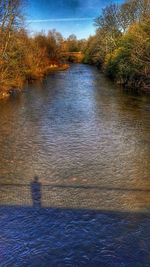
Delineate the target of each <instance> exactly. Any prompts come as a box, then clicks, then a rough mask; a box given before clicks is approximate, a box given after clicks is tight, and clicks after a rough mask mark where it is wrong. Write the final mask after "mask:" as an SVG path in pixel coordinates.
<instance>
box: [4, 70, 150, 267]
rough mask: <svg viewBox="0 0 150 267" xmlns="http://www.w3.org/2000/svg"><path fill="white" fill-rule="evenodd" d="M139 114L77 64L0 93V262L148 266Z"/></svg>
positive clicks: (149, 154)
mask: <svg viewBox="0 0 150 267" xmlns="http://www.w3.org/2000/svg"><path fill="white" fill-rule="evenodd" d="M149 115H150V105H149V99H148V97H145V96H143V97H142V96H137V95H132V94H129V93H127V92H126V93H125V92H123V91H121V90H120V89H117V88H115V87H114V85H113V84H112V83H111V82H110V81H108V80H107V79H105V78H104V77H103V76H102V75H100V74H99V71H98V70H97V69H95V68H93V67H90V66H86V65H73V66H72V67H71V69H69V70H68V71H66V72H60V73H54V74H51V75H49V76H48V77H47V78H46V79H45V81H44V82H42V83H39V82H37V83H34V84H32V85H30V86H28V87H27V88H26V89H25V90H24V92H23V93H22V94H21V95H19V96H16V97H13V98H11V99H9V100H8V101H6V102H0V122H1V125H0V149H1V151H0V152H1V153H0V205H1V206H0V211H1V221H0V235H1V238H0V253H1V255H2V256H1V257H2V266H4V267H5V266H11V267H12V266H25V267H26V266H27V267H28V266H33V267H35V266H39V267H47V266H94V267H97V266H98V267H101V266H102V267H104V266H105V267H110V266H111V267H133V266H134V267H141V266H142V267H149V262H150V254H149V251H150V240H149V237H148V234H147V233H148V232H149V226H150V217H149V212H150V176H149V173H150V164H149V163H150V162H149V159H150V149H149V148H150V146H149V132H150V131H149V130H150V121H149ZM37 176H38V177H39V178H38V177H37ZM34 177H35V178H34ZM58 208H59V209H58ZM91 259H92V262H91ZM92 264H94V265H92Z"/></svg>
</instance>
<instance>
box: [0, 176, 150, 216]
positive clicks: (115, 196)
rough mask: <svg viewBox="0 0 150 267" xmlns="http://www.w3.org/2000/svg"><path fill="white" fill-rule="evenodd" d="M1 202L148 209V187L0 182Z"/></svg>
mask: <svg viewBox="0 0 150 267" xmlns="http://www.w3.org/2000/svg"><path fill="white" fill-rule="evenodd" d="M0 204H4V205H27V206H34V207H36V208H40V207H41V206H43V207H46V206H47V207H64V208H65V207H66V208H90V209H102V208H104V209H106V210H108V209H110V210H113V209H114V210H116V209H117V210H122V209H123V210H124V211H125V210H133V211H136V210H137V211H139V210H140V211H142V209H143V211H144V212H145V211H146V210H147V211H148V212H149V206H150V189H145V188H127V187H126V188H125V187H110V186H97V185H89V184H86V185H83V184H42V183H41V182H40V181H39V178H38V177H37V176H36V177H34V180H33V181H31V183H30V184H19V183H16V184H9V183H1V184H0Z"/></svg>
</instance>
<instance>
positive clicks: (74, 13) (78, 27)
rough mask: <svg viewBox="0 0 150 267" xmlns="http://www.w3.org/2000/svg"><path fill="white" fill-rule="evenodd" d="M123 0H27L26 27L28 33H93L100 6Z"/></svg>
mask: <svg viewBox="0 0 150 267" xmlns="http://www.w3.org/2000/svg"><path fill="white" fill-rule="evenodd" d="M122 2H123V0H28V4H27V5H26V11H25V14H26V18H27V23H26V24H27V29H28V30H29V32H30V34H32V35H33V34H35V33H37V32H39V31H44V32H45V33H47V31H48V30H52V29H56V30H57V31H59V32H61V34H62V35H63V36H64V37H65V38H67V37H68V36H69V35H71V34H75V35H76V36H77V38H78V39H83V38H87V37H88V36H90V35H93V34H94V32H95V27H94V25H93V20H94V18H95V17H97V16H98V15H99V14H100V13H101V11H102V8H104V7H105V6H106V5H108V4H110V3H122Z"/></svg>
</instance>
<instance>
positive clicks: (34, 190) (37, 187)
mask: <svg viewBox="0 0 150 267" xmlns="http://www.w3.org/2000/svg"><path fill="white" fill-rule="evenodd" d="M31 194H32V202H33V207H36V208H40V207H41V183H40V182H39V178H38V177H37V176H35V177H34V181H33V182H31Z"/></svg>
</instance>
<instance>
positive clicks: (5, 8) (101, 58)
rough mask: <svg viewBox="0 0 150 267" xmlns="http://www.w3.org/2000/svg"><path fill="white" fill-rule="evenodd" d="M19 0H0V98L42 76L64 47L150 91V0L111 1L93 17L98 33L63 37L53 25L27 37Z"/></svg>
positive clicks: (126, 82)
mask: <svg viewBox="0 0 150 267" xmlns="http://www.w3.org/2000/svg"><path fill="white" fill-rule="evenodd" d="M23 10H24V7H23V0H0V98H1V97H5V96H7V95H8V94H9V92H10V91H12V90H13V89H14V88H22V86H23V84H24V82H25V81H26V80H32V79H37V78H42V77H43V76H44V75H45V74H46V73H48V72H49V71H50V70H53V68H54V69H57V68H58V69H59V68H61V67H62V63H63V62H65V58H64V54H65V52H79V51H81V52H83V54H84V63H88V64H95V65H97V66H98V67H100V68H101V70H103V71H104V72H105V73H106V74H107V75H108V76H110V77H111V78H112V79H114V80H116V81H117V82H118V83H120V84H122V85H124V86H130V87H134V88H140V89H141V88H142V89H143V90H147V91H148V90H149V91H150V0H128V1H126V2H125V3H124V4H122V5H116V4H111V5H109V6H107V7H106V8H105V9H103V11H102V14H101V15H100V16H99V17H98V18H96V19H95V27H96V34H95V35H94V36H91V37H89V39H87V40H84V39H83V40H77V38H76V36H75V35H74V34H72V35H70V36H69V37H68V38H67V39H64V38H63V36H62V35H61V34H60V33H59V32H57V31H56V30H51V31H49V32H48V34H46V35H45V34H44V33H42V32H40V33H38V34H36V35H35V36H32V37H31V36H30V35H29V34H28V33H27V31H26V30H25V28H26V27H25V21H24V18H23V16H22V11H23Z"/></svg>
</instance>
